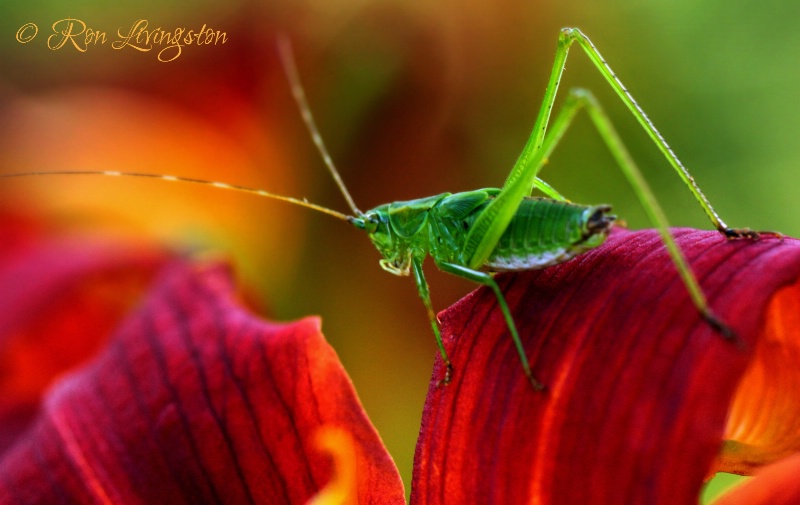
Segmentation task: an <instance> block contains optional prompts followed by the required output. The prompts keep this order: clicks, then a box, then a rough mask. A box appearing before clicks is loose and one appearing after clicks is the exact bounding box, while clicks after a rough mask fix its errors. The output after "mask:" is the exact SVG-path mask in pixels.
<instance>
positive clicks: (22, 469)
mask: <svg viewBox="0 0 800 505" xmlns="http://www.w3.org/2000/svg"><path fill="white" fill-rule="evenodd" d="M230 292H231V286H230V280H229V276H228V275H227V272H226V271H225V269H223V268H220V267H213V268H206V269H202V270H201V269H199V268H196V267H189V266H184V265H180V266H175V267H174V268H172V269H171V270H170V271H169V272H168V273H166V274H165V275H164V276H163V277H162V278H161V280H160V282H159V283H158V285H157V287H156V288H155V289H154V291H153V293H152V294H151V296H150V297H149V299H148V301H147V303H146V304H145V305H144V306H143V307H142V308H141V309H140V310H139V311H138V312H137V313H136V314H135V315H134V316H133V317H131V318H130V319H129V320H128V321H127V322H126V323H125V324H124V325H123V326H122V327H121V328H120V330H119V332H118V333H117V335H116V337H115V338H114V339H113V341H112V342H111V344H110V346H109V347H107V349H106V350H105V352H104V353H103V354H101V355H100V356H99V357H98V358H97V359H96V360H95V361H93V362H92V363H91V364H90V366H87V367H85V368H83V369H82V370H81V371H80V372H78V373H75V374H73V375H70V376H68V377H66V378H65V379H64V380H62V381H61V382H60V383H59V384H57V386H56V387H55V388H53V389H52V390H51V391H50V393H49V394H48V396H47V400H46V403H45V408H44V412H43V413H42V414H41V416H40V417H39V419H38V421H37V424H36V425H35V426H34V427H33V428H32V429H31V431H30V432H29V433H30V434H31V435H30V436H29V437H28V438H26V439H24V440H22V441H21V442H20V443H18V444H17V445H15V446H14V448H13V449H12V450H11V451H9V453H7V454H6V456H5V457H4V458H3V459H2V460H0V476H2V480H0V502H4V503H7V502H11V501H15V502H24V503H55V502H64V501H66V502H73V503H169V504H176V503H177V504H179V503H205V502H219V503H222V502H224V503H270V504H272V503H302V502H303V501H305V500H307V499H308V498H309V497H310V496H311V495H313V494H314V492H316V491H317V490H318V489H319V488H320V487H322V486H323V485H324V484H325V483H326V481H327V479H328V478H329V475H330V472H331V464H330V460H329V458H328V457H327V456H325V455H323V454H321V453H320V452H319V451H317V450H316V449H315V448H314V445H313V444H314V443H313V435H314V433H315V432H316V431H317V430H318V429H319V427H320V426H323V425H333V426H340V427H344V428H345V429H346V430H347V431H348V432H349V433H350V434H351V436H352V437H353V439H354V440H355V441H356V446H357V451H356V452H357V455H358V458H357V461H358V463H357V464H358V493H359V499H360V500H361V501H360V503H400V502H402V500H403V489H402V484H401V482H400V479H399V476H398V474H397V471H396V469H395V468H394V465H393V463H392V461H391V459H390V458H389V456H388V455H387V454H386V452H385V450H384V449H383V446H382V445H381V443H380V440H379V438H378V436H377V434H376V433H375V431H374V429H373V428H372V426H371V425H370V424H369V423H368V421H367V419H366V416H365V414H364V411H363V409H362V407H361V405H360V404H359V403H358V400H357V399H356V397H355V394H354V392H353V389H352V385H351V383H350V382H349V380H348V378H347V376H346V375H345V374H344V371H343V370H342V368H341V365H340V364H339V362H338V359H337V358H336V355H335V353H334V352H333V350H332V349H331V348H330V347H329V346H328V345H327V343H325V341H324V339H323V337H322V335H321V334H320V332H319V321H318V320H317V319H314V318H309V319H304V320H302V321H298V322H296V323H292V324H271V323H265V322H262V321H259V320H257V319H255V318H253V317H252V316H251V315H250V314H249V313H247V312H246V311H244V310H243V309H241V308H240V307H239V306H238V305H237V304H236V302H235V300H234V299H233V296H232V295H231V293H230Z"/></svg>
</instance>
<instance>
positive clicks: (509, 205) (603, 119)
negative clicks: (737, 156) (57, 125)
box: [0, 28, 780, 390]
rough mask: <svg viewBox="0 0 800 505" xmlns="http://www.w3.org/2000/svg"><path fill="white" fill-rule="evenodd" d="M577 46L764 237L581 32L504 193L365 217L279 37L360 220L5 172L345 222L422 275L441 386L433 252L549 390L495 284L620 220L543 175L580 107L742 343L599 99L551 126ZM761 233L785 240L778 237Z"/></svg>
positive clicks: (743, 234)
mask: <svg viewBox="0 0 800 505" xmlns="http://www.w3.org/2000/svg"><path fill="white" fill-rule="evenodd" d="M576 42H577V43H578V45H579V46H580V47H581V48H582V49H583V50H584V52H585V53H586V54H587V55H588V57H589V59H590V60H591V61H592V63H593V64H594V65H595V66H596V67H597V69H598V70H599V71H600V73H601V74H602V75H603V77H604V78H605V80H606V81H607V82H608V83H609V84H610V85H611V87H612V88H613V90H614V91H615V92H616V94H617V95H618V96H619V98H620V99H621V100H622V102H623V103H624V104H625V106H626V107H627V108H628V109H629V110H630V111H631V113H632V114H633V116H634V117H635V118H636V120H637V121H638V122H639V124H641V126H642V127H643V128H644V130H645V131H646V132H647V134H648V135H649V137H650V138H651V139H652V140H653V142H654V143H655V144H656V146H657V147H658V149H659V150H660V151H661V152H662V153H663V154H664V156H665V157H666V159H667V161H668V162H669V164H670V165H671V166H672V168H673V169H674V170H675V171H676V172H677V174H678V175H679V176H680V178H681V179H682V180H683V182H684V183H685V184H686V186H687V187H688V188H689V190H690V191H691V192H692V194H693V195H694V196H695V198H696V199H697V201H698V202H699V204H700V206H701V207H702V209H703V210H704V211H705V213H706V214H707V215H708V217H709V219H710V220H711V222H712V223H713V224H714V226H715V227H716V229H717V230H719V231H720V233H722V234H723V235H724V236H725V237H727V238H729V239H739V238H746V239H753V240H755V239H758V238H759V236H760V235H761V234H760V233H759V232H754V231H752V230H749V229H736V228H729V227H728V226H727V225H726V224H725V222H723V221H722V219H721V218H720V217H719V216H718V215H717V213H716V212H715V211H714V209H713V208H712V206H711V204H710V203H709V201H708V199H707V198H706V197H705V195H703V193H702V191H701V190H700V188H699V187H698V186H697V184H696V183H695V181H694V179H693V178H692V176H691V175H690V174H689V172H688V170H687V169H686V168H685V167H684V166H683V164H682V163H681V162H680V160H679V159H678V158H677V156H676V155H675V154H674V153H673V151H672V149H671V148H670V147H669V145H668V144H667V143H666V141H665V140H664V138H663V137H662V136H661V134H660V133H659V132H658V130H657V129H656V128H655V126H654V125H653V123H652V122H651V121H650V120H649V118H648V117H647V115H646V114H645V113H644V111H643V110H642V109H641V107H639V105H638V104H637V103H636V101H635V100H634V99H633V97H632V96H631V94H630V93H629V92H628V90H627V89H626V88H625V87H624V86H623V85H622V82H620V80H619V79H618V78H617V76H616V74H614V72H613V71H612V70H611V67H609V65H608V64H607V63H606V61H605V60H604V59H603V57H602V56H601V55H600V53H599V52H598V50H597V49H596V48H595V46H594V44H592V42H591V41H590V40H589V39H588V38H587V37H586V36H585V35H584V34H583V33H582V32H581V31H580V30H578V29H577V28H565V29H562V30H561V33H560V36H559V39H558V48H557V51H556V57H555V62H554V64H553V69H552V72H551V74H550V78H549V81H548V84H547V87H546V88H545V95H544V101H543V103H542V106H541V108H540V109H539V112H538V115H537V116H536V120H535V122H534V127H533V132H532V133H531V136H530V138H529V139H528V141H527V143H526V144H525V147H524V149H523V151H522V154H521V155H520V156H519V158H518V160H517V161H516V163H515V164H514V167H513V168H512V170H511V173H510V174H509V176H508V178H507V179H506V181H505V184H504V185H503V187H502V188H499V189H494V188H488V189H479V190H475V191H467V192H463V193H455V194H451V193H443V194H440V195H436V196H431V197H428V198H420V199H418V200H410V201H404V202H393V203H389V204H385V205H381V206H378V207H375V208H374V209H372V210H369V211H367V212H362V211H360V210H359V209H358V208H357V207H356V205H355V203H354V201H353V199H352V197H351V196H350V194H349V192H348V191H347V188H346V187H345V185H344V183H343V182H342V180H341V177H340V176H339V173H338V171H337V170H336V168H335V166H334V163H333V161H332V159H331V157H330V155H329V153H328V151H327V149H326V147H325V144H324V142H323V141H322V137H321V135H320V134H319V131H318V128H317V126H316V124H315V122H314V119H313V116H312V115H311V112H310V108H309V106H308V103H307V100H306V97H305V93H304V91H303V87H302V85H301V83H300V79H299V76H298V72H297V69H296V67H295V64H294V58H293V56H292V54H291V48H290V46H289V44H288V42H287V41H286V40H285V39H279V41H278V47H279V51H280V54H281V57H282V60H283V64H284V68H285V70H286V73H287V76H288V79H289V82H290V85H291V88H292V94H293V95H294V98H295V100H296V102H297V104H298V106H299V108H300V112H301V114H302V117H303V121H304V122H305V124H306V126H307V128H308V130H309V132H310V133H311V137H312V140H313V142H314V144H315V145H316V147H317V149H318V150H319V152H320V153H321V155H322V158H323V161H324V162H325V165H326V166H327V168H328V170H329V171H330V173H331V175H332V177H333V179H334V181H335V182H336V184H337V185H338V187H339V189H340V191H341V193H342V195H343V196H344V198H345V200H346V201H347V204H348V206H349V207H350V209H351V211H352V215H346V214H343V213H340V212H337V211H334V210H331V209H328V208H325V207H322V206H319V205H315V204H312V203H308V202H306V201H304V200H299V199H295V198H291V197H286V196H281V195H276V194H273V193H270V192H267V191H263V190H259V189H253V188H248V187H243V186H237V185H232V184H226V183H222V182H214V181H208V180H201V179H193V178H188V177H178V176H167V175H157V174H145V173H132V172H117V171H61V172H29V173H22V174H6V175H2V176H0V177H21V176H35V175H76V174H84V175H112V176H130V177H147V178H156V179H164V180H170V181H180V182H191V183H196V184H203V185H210V186H215V187H219V188H223V189H230V190H236V191H242V192H246V193H252V194H256V195H259V196H263V197H267V198H273V199H277V200H282V201H286V202H289V203H292V204H295V205H300V206H303V207H306V208H310V209H313V210H316V211H320V212H323V213H326V214H328V215H331V216H334V217H337V218H339V219H342V220H346V221H348V222H350V223H351V224H352V225H354V226H355V227H356V228H358V229H360V230H364V231H365V232H366V233H367V234H368V235H369V238H370V239H371V240H372V242H373V244H374V245H375V247H376V248H377V249H378V251H379V252H380V253H381V255H382V256H383V258H382V259H381V260H380V266H381V267H382V268H383V269H384V270H386V271H388V272H390V273H392V274H395V275H410V274H412V273H413V277H414V280H415V281H416V285H417V291H418V293H419V296H420V297H421V298H422V301H423V304H424V306H425V309H426V311H427V314H428V319H429V321H430V324H431V328H432V329H433V333H434V336H435V338H436V343H437V345H438V348H439V353H440V354H441V357H442V360H443V362H444V364H445V370H446V371H445V375H444V377H443V378H442V379H441V381H440V383H442V384H447V383H448V382H450V380H451V378H452V374H453V365H452V363H451V362H450V359H449V358H448V356H447V352H446V350H445V347H444V343H443V341H442V337H441V333H440V330H439V324H438V322H437V319H436V315H435V313H434V310H433V307H432V305H431V300H430V292H429V289H428V283H427V281H426V280H425V276H424V274H423V270H422V264H423V261H424V259H425V258H426V256H428V255H430V256H431V257H432V258H433V260H434V262H435V263H436V265H437V266H438V267H439V268H440V269H441V270H443V271H445V272H448V273H450V274H453V275H456V276H459V277H462V278H465V279H468V280H470V281H473V282H476V283H478V284H481V285H484V286H487V287H489V288H490V289H491V290H492V291H493V292H494V294H495V297H496V299H497V303H498V306H499V308H500V310H501V312H502V314H503V317H504V319H505V322H506V325H507V326H508V330H509V333H510V334H511V338H512V339H513V342H514V345H515V346H516V349H517V352H518V354H519V359H520V362H521V364H522V369H523V372H524V373H525V376H526V377H527V378H528V380H529V381H530V383H531V384H532V386H533V387H534V389H536V390H542V389H543V388H544V384H543V383H542V382H540V381H539V380H538V379H537V378H536V377H535V376H534V374H533V371H532V369H531V366H530V363H529V361H528V358H527V355H526V353H525V349H524V347H523V345H522V340H521V339H520V336H519V333H518V332H517V328H516V325H515V323H514V319H513V316H512V314H511V311H510V310H509V307H508V304H507V303H506V300H505V298H504V296H503V293H502V292H501V291H500V288H499V287H498V285H497V283H496V282H495V280H494V278H493V273H494V272H518V271H524V270H532V269H538V268H545V267H548V266H551V265H555V264H558V263H562V262H564V261H567V260H569V259H571V258H573V257H575V256H576V255H578V254H581V253H583V252H585V251H587V250H589V249H592V248H595V247H597V246H599V245H600V244H602V243H603V241H604V240H605V239H606V237H607V235H608V233H609V231H610V229H611V228H612V226H613V224H614V220H615V216H613V215H611V214H610V213H609V212H610V211H611V207H610V206H608V205H594V206H591V205H578V204H574V203H571V202H568V201H567V200H566V198H564V197H563V196H562V195H561V194H560V193H559V192H558V191H556V190H555V189H554V188H553V187H551V186H550V185H549V184H547V183H545V182H544V181H543V180H541V179H540V178H539V177H538V173H539V170H540V169H541V168H542V167H543V165H544V163H545V161H546V160H547V158H548V157H549V156H550V154H551V153H552V151H553V149H554V148H555V147H556V145H557V144H558V142H559V140H560V139H561V137H562V136H563V135H564V133H565V132H566V130H567V129H568V128H569V126H570V124H571V122H572V120H573V118H574V117H575V115H576V114H577V113H578V112H579V111H580V110H581V109H585V110H586V112H587V114H588V115H589V117H590V119H591V121H592V123H593V124H594V125H595V127H596V128H597V131H598V133H599V134H600V136H601V138H602V139H603V141H604V142H605V144H606V145H607V147H608V149H609V150H610V152H611V154H612V155H613V157H614V158H615V160H616V162H617V163H618V165H619V166H620V169H621V170H622V172H623V174H624V175H625V176H626V178H627V179H628V181H629V182H630V184H631V186H632V188H633V190H634V192H635V194H636V196H637V197H638V199H639V200H640V202H641V204H642V206H643V208H644V209H645V212H646V214H647V216H648V218H649V219H650V221H651V222H652V223H653V225H654V226H655V227H656V228H657V229H658V230H659V232H660V235H661V237H662V239H663V241H664V244H665V246H666V248H667V251H668V253H669V255H670V257H671V259H672V261H673V263H674V264H675V267H676V270H677V272H678V274H679V275H680V277H681V280H682V282H683V284H684V285H685V286H686V289H687V291H688V293H689V295H690V298H691V301H692V303H693V304H694V306H695V307H696V309H697V311H698V313H699V316H700V317H702V318H703V319H704V320H705V321H706V322H707V323H708V324H709V325H710V326H711V327H712V328H713V329H714V330H715V331H716V332H718V333H719V334H720V335H721V336H722V337H724V338H725V339H728V340H731V341H736V340H737V337H736V335H735V334H734V332H733V331H732V330H731V329H730V328H729V327H728V326H727V325H726V324H725V323H724V322H723V321H722V320H721V319H719V318H718V317H717V316H716V315H715V314H714V313H713V312H712V310H711V308H710V307H709V304H708V301H707V300H706V297H705V295H704V294H703V291H702V289H701V288H700V285H699V283H698V281H697V279H696V277H695V276H694V274H693V273H692V270H691V268H690V267H689V265H688V263H687V261H686V259H685V258H684V256H683V254H682V253H681V251H680V249H679V248H678V246H677V245H676V243H675V241H674V239H673V237H672V235H671V234H670V232H669V230H668V224H667V220H666V218H665V216H664V212H663V211H662V209H661V207H660V206H659V204H658V202H657V201H656V198H655V196H654V195H653V193H652V191H651V190H650V187H649V186H648V184H647V182H646V181H645V179H644V178H643V176H642V175H641V172H640V171H639V169H638V168H637V166H636V164H635V163H634V161H633V159H632V158H631V156H630V155H629V153H628V150H627V149H626V148H625V146H624V144H623V143H622V140H621V139H620V137H619V135H618V134H617V132H616V130H615V128H614V126H613V125H612V123H611V121H610V120H609V118H608V116H606V114H605V112H604V111H603V109H602V108H601V107H600V105H599V103H598V102H597V100H596V99H595V98H594V96H593V95H592V94H591V93H590V92H589V91H587V90H583V89H573V90H571V91H569V94H568V96H567V98H566V101H565V103H564V105H563V107H562V109H561V110H560V111H559V112H558V113H557V115H556V116H555V117H554V118H553V120H552V121H550V116H551V112H552V109H553V104H554V102H555V98H556V94H557V91H558V86H559V82H560V80H561V74H562V72H563V71H564V68H565V63H566V59H567V54H568V52H569V49H570V46H571V45H572V44H573V43H576ZM534 189H538V190H540V191H541V192H542V193H544V194H545V195H546V197H533V196H530V194H531V192H532V191H533V190H534ZM762 233H764V234H769V235H774V236H780V235H779V234H777V233H774V232H762Z"/></svg>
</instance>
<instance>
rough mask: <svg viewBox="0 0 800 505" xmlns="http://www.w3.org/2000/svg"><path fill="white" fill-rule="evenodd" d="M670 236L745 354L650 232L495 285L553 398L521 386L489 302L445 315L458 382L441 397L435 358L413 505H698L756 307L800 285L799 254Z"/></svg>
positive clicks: (778, 246) (751, 341)
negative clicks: (693, 296) (699, 305)
mask: <svg viewBox="0 0 800 505" xmlns="http://www.w3.org/2000/svg"><path fill="white" fill-rule="evenodd" d="M676 233H677V235H678V242H679V244H680V245H681V247H682V249H683V250H684V251H685V252H686V255H687V257H688V258H689V260H690V262H691V264H692V266H693V268H694V270H695V272H696V273H697V276H698V278H699V280H700V283H701V285H702V286H703V289H704V290H705V293H706V295H708V297H709V299H710V301H711V306H712V307H713V309H714V310H715V311H716V312H717V313H718V314H719V315H720V316H721V317H722V318H723V319H724V321H726V322H727V323H728V324H730V325H731V326H732V327H733V328H734V329H735V330H736V331H737V332H738V334H739V335H740V336H741V338H742V339H743V342H744V344H745V350H741V349H738V348H737V346H735V345H732V344H731V343H729V342H725V341H724V340H723V339H722V338H721V337H720V336H719V335H718V334H717V333H715V332H714V331H713V330H712V329H711V328H709V326H708V325H707V324H705V323H704V322H703V321H702V320H701V318H700V317H699V315H698V313H697V311H696V310H695V309H694V307H693V306H692V305H691V303H690V301H689V297H688V294H687V292H686V289H685V288H684V287H683V284H682V283H681V282H680V279H679V278H678V275H677V273H676V271H675V268H674V266H672V264H671V262H670V259H669V257H668V255H667V253H666V251H665V249H664V247H663V244H662V243H661V241H660V239H659V237H658V235H657V234H656V233H655V232H654V231H652V230H645V231H641V232H626V231H618V232H616V233H614V234H613V235H612V236H611V237H610V238H609V240H608V243H607V244H606V245H604V246H603V247H601V248H599V249H598V250H595V251H592V252H589V253H587V254H585V255H583V256H580V257H579V258H577V259H575V260H573V261H571V262H568V263H566V264H563V265H560V266H557V267H554V268H549V269H546V270H541V271H538V272H530V273H524V274H519V275H508V276H501V277H498V279H500V284H501V287H502V289H503V291H504V292H505V293H506V297H507V300H508V303H509V306H510V307H511V309H512V311H513V313H514V318H515V321H516V323H517V325H518V328H519V329H520V333H521V334H522V335H523V340H524V342H525V348H526V349H527V352H528V357H529V359H530V360H531V364H532V366H533V367H534V372H535V374H536V376H537V377H538V378H539V379H541V380H542V381H543V382H544V383H545V384H546V386H547V388H548V389H547V391H546V392H544V393H537V392H534V391H533V388H532V387H531V386H530V384H529V383H528V382H527V380H526V379H525V376H524V375H523V373H522V369H521V367H520V365H519V359H518V356H517V354H516V351H515V349H514V346H513V343H512V341H511V338H509V336H508V332H507V329H506V327H505V323H504V322H503V319H502V316H501V314H500V311H499V310H498V309H497V303H496V302H495V299H494V296H493V295H492V293H491V291H489V290H486V289H479V290H477V291H476V292H474V293H473V294H472V295H470V296H468V297H467V298H465V299H464V300H462V301H461V302H459V303H457V304H456V305H454V306H453V307H451V308H450V309H448V310H447V311H445V312H444V313H443V314H442V316H441V319H442V325H443V331H444V334H445V335H446V340H447V342H446V343H447V348H448V349H449V353H450V358H451V359H452V361H453V363H454V364H455V367H456V369H455V376H454V380H453V382H452V383H451V384H450V385H449V386H447V387H437V386H436V382H437V381H438V380H439V379H440V378H441V377H442V376H443V373H444V371H443V369H442V365H441V362H438V364H437V367H436V369H435V370H434V376H433V378H432V381H431V390H430V393H429V396H428V400H427V402H426V406H425V411H424V415H423V425H422V430H421V434H420V439H419V442H418V446H417V453H416V457H415V469H414V487H413V490H412V502H413V503H467V502H471V503H592V504H603V503H613V504H619V503H648V504H658V503H667V504H679V503H696V502H697V497H698V494H699V491H700V489H701V486H702V483H703V479H704V478H705V477H706V475H707V472H708V471H709V468H710V467H711V464H712V461H713V460H714V458H715V456H716V454H717V451H718V450H719V448H720V444H721V442H722V438H723V432H724V427H725V419H726V415H727V412H728V408H729V405H730V403H731V399H732V397H733V394H734V392H735V391H736V386H737V383H738V381H739V378H740V377H741V376H742V374H743V372H744V371H745V368H746V367H747V364H748V360H749V359H750V358H751V357H752V356H753V355H754V352H753V349H754V347H755V344H756V337H757V335H758V334H759V331H760V328H761V326H762V325H764V323H765V319H766V316H765V309H766V306H767V304H768V302H769V301H770V298H771V297H772V295H773V294H774V293H775V292H776V290H777V289H778V288H780V287H781V286H784V285H787V284H790V283H795V282H797V280H798V276H800V243H798V241H796V240H792V239H786V240H784V241H779V240H762V241H760V242H757V243H751V242H748V241H737V242H730V241H726V240H725V239H723V238H722V237H720V235H719V234H718V233H716V232H701V231H689V230H678V231H677V232H676ZM795 307H796V305H795ZM795 310H796V308H795ZM795 333H796V331H795ZM795 338H796V337H795ZM762 414H763V415H764V416H768V414H766V413H762ZM795 442H800V441H795ZM798 445H800V444H798ZM796 447H797V445H796Z"/></svg>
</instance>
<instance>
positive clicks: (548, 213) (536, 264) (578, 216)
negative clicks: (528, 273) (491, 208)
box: [481, 198, 614, 272]
mask: <svg viewBox="0 0 800 505" xmlns="http://www.w3.org/2000/svg"><path fill="white" fill-rule="evenodd" d="M610 210H611V207H609V206H607V205H600V206H586V205H576V204H573V203H568V202H560V201H557V200H550V199H546V198H525V199H524V200H523V201H522V204H520V206H519V208H518V209H517V212H516V213H515V214H514V218H513V219H512V220H511V224H509V225H508V228H506V231H505V232H504V233H503V235H502V236H501V237H500V240H499V241H498V242H497V245H496V246H495V248H494V250H493V251H492V254H491V255H490V256H489V259H488V260H487V262H486V264H485V265H484V266H483V267H482V268H481V270H487V271H490V272H515V271H522V270H532V269H537V268H544V267H548V266H551V265H556V264H558V263H563V262H565V261H567V260H570V259H572V258H574V257H575V256H577V255H578V254H580V253H582V252H585V251H588V250H589V249H592V248H595V247H597V246H599V245H600V244H602V243H603V241H604V240H605V238H606V236H607V235H608V231H609V229H610V228H611V226H612V224H613V222H614V216H612V215H609V214H608V212H609V211H610Z"/></svg>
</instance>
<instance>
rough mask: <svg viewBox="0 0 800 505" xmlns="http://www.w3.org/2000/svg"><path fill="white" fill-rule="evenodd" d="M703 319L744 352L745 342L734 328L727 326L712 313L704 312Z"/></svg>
mask: <svg viewBox="0 0 800 505" xmlns="http://www.w3.org/2000/svg"><path fill="white" fill-rule="evenodd" d="M703 319H704V320H705V321H706V322H707V323H708V324H709V326H711V328H712V329H713V330H714V331H716V332H717V333H719V334H720V335H721V336H722V338H724V339H725V340H727V341H728V342H731V343H733V344H735V345H736V347H737V348H738V349H740V350H744V348H745V344H744V341H743V340H742V339H741V338H740V337H739V335H738V334H737V333H736V332H735V331H733V328H731V327H730V326H728V325H727V324H725V323H723V322H722V321H721V320H720V319H718V318H717V316H715V315H714V314H712V313H711V312H703Z"/></svg>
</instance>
